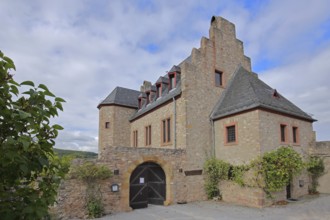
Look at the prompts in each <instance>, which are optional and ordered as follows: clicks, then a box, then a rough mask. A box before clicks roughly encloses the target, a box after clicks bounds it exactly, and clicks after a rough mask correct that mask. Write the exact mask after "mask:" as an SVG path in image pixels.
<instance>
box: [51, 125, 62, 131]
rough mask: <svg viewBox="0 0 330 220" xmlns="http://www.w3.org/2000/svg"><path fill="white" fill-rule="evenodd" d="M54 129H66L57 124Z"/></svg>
mask: <svg viewBox="0 0 330 220" xmlns="http://www.w3.org/2000/svg"><path fill="white" fill-rule="evenodd" d="M53 128H54V129H56V130H63V129H64V128H63V127H62V126H61V125H58V124H55V125H53Z"/></svg>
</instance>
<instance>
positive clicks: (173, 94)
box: [129, 82, 181, 121]
mask: <svg viewBox="0 0 330 220" xmlns="http://www.w3.org/2000/svg"><path fill="white" fill-rule="evenodd" d="M167 89H168V88H166V91H163V94H162V96H161V97H159V98H157V99H156V100H155V101H153V102H151V103H150V104H148V105H147V106H144V107H143V108H141V109H139V110H138V111H137V112H136V113H135V114H134V115H133V116H132V117H131V118H130V119H129V120H130V121H132V120H134V119H136V118H138V117H139V116H141V115H143V114H145V113H147V112H149V111H150V110H152V109H154V108H156V107H158V106H160V105H162V104H164V103H166V102H168V101H169V100H171V99H173V98H174V97H176V96H178V95H180V94H181V82H178V83H177V84H176V87H175V88H174V89H172V90H171V91H168V90H167Z"/></svg>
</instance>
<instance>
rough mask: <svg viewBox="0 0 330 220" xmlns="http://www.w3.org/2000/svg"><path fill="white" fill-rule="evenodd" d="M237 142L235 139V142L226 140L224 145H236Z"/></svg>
mask: <svg viewBox="0 0 330 220" xmlns="http://www.w3.org/2000/svg"><path fill="white" fill-rule="evenodd" d="M237 144H238V142H237V141H235V142H226V143H225V146H233V145H237Z"/></svg>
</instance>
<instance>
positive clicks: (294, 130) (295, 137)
mask: <svg viewBox="0 0 330 220" xmlns="http://www.w3.org/2000/svg"><path fill="white" fill-rule="evenodd" d="M292 141H293V143H295V144H297V143H299V138H298V127H292Z"/></svg>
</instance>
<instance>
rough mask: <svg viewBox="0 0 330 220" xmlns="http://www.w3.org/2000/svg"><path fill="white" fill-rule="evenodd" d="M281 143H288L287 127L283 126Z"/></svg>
mask: <svg viewBox="0 0 330 220" xmlns="http://www.w3.org/2000/svg"><path fill="white" fill-rule="evenodd" d="M281 142H286V125H284V124H281Z"/></svg>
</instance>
